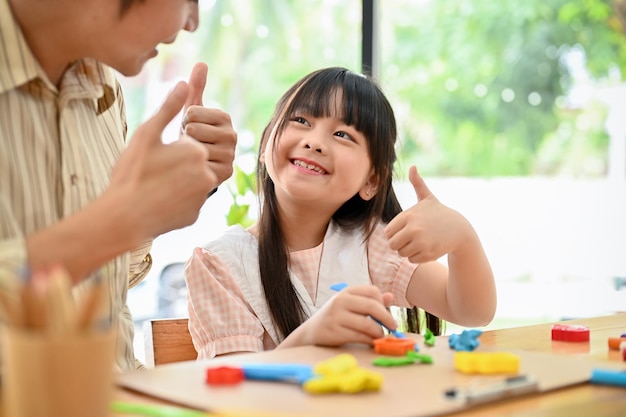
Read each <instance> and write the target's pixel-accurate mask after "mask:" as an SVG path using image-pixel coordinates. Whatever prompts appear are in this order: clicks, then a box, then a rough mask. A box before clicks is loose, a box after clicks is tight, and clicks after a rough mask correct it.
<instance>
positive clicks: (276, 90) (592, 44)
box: [127, 0, 626, 224]
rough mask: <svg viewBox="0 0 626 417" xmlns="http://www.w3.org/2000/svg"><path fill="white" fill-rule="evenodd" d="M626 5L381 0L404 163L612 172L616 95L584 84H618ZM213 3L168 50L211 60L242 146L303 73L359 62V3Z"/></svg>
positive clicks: (516, 171) (254, 141)
mask: <svg viewBox="0 0 626 417" xmlns="http://www.w3.org/2000/svg"><path fill="white" fill-rule="evenodd" d="M624 3H625V2H624V0H613V1H608V0H525V1H519V0H515V1H514V0H499V1H484V0H430V1H429V0H421V1H417V0H384V1H380V2H379V12H380V16H379V19H380V20H379V22H380V27H379V28H380V74H379V81H380V83H381V85H382V87H383V88H384V90H385V91H386V92H387V94H388V96H389V98H390V100H391V102H392V105H393V106H394V108H395V110H396V116H397V119H398V125H399V132H400V147H399V157H400V161H399V166H398V167H397V169H396V172H397V173H398V174H399V175H400V176H403V175H404V174H405V173H406V171H407V169H406V168H407V167H408V165H409V164H417V165H418V167H419V168H420V172H421V173H422V174H423V175H427V176H473V177H498V176H528V175H549V176H553V175H568V176H580V177H602V176H604V175H605V174H606V171H607V164H608V157H607V155H608V141H609V138H608V136H607V134H606V132H605V127H604V120H605V116H606V112H607V108H606V104H605V103H602V102H600V101H598V99H596V98H594V96H593V95H592V96H588V97H586V98H585V99H584V100H578V99H577V96H576V94H575V93H576V92H577V91H578V90H581V89H582V90H584V89H585V88H587V89H591V90H593V91H596V90H597V89H599V88H603V87H606V88H609V87H611V86H615V85H617V84H618V83H621V82H622V74H623V73H624V70H626V38H625V36H624V19H623V16H624V13H623V11H624V10H625V9H626V7H624ZM206 5H209V6H210V7H208V8H206V9H202V10H201V25H200V29H199V30H198V31H197V32H196V33H194V34H190V35H181V37H185V38H186V39H184V40H183V39H181V40H179V41H177V43H176V44H175V45H174V46H173V47H172V49H170V50H169V52H168V53H163V54H160V55H159V57H160V58H161V59H163V63H162V66H163V68H168V67H170V66H172V65H173V64H176V65H178V66H180V67H181V78H184V77H186V74H188V72H189V71H188V69H190V67H191V65H192V64H193V63H194V62H195V61H197V60H202V61H204V62H206V63H207V64H208V65H209V81H208V83H207V88H206V90H205V95H204V96H205V101H212V102H214V103H215V105H217V106H219V107H221V108H223V109H224V110H226V111H228V112H229V113H230V114H231V115H232V118H233V122H234V124H235V127H236V129H237V130H238V133H239V146H238V154H239V155H240V156H242V155H250V154H252V155H256V148H257V146H258V140H259V138H260V135H261V132H262V131H263V128H264V127H265V124H266V123H267V121H268V119H269V117H270V115H271V113H272V111H273V109H274V105H275V103H276V101H277V100H278V98H279V97H280V95H281V94H282V93H283V92H284V91H285V90H286V89H287V88H288V87H289V86H290V85H291V84H292V83H293V82H295V81H296V80H297V79H299V78H300V77H302V76H303V75H304V74H306V73H308V72H310V71H312V70H314V69H317V68H320V67H325V66H331V65H333V66H334V65H338V66H345V67H348V68H350V69H353V70H356V71H359V70H360V56H361V55H360V54H361V51H360V47H361V1H358V0H345V1H336V0H335V1H333V0H311V1H307V2H301V1H289V0H272V1H267V2H258V1H251V0H241V1H236V2H233V1H226V0H215V1H214V2H213V3H206ZM200 7H201V8H202V7H203V1H200ZM181 41H183V42H186V44H188V45H189V46H188V47H186V48H182V47H181V46H180V45H181ZM163 71H165V70H163ZM140 97H141V94H140V92H138V91H136V90H134V91H132V94H127V99H129V100H128V101H129V103H128V107H133V106H134V108H141V107H142V103H141V101H140ZM136 113H138V112H136V111H132V109H131V112H130V115H131V116H132V115H135V114H136ZM137 123H138V120H134V121H133V120H131V127H132V125H135V126H136V124H137ZM252 165H253V164H248V166H244V165H242V164H240V163H239V162H237V166H236V169H235V175H234V177H233V179H232V180H231V181H230V182H229V184H228V187H229V189H230V192H231V194H232V196H233V201H234V203H233V207H231V211H230V212H229V213H228V222H229V224H234V223H243V224H248V223H249V221H250V219H249V217H248V210H249V204H247V203H245V201H244V200H242V197H243V196H245V195H246V194H247V193H251V192H254V178H253V175H254V166H252Z"/></svg>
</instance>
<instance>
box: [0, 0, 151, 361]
mask: <svg viewBox="0 0 626 417" xmlns="http://www.w3.org/2000/svg"><path fill="white" fill-rule="evenodd" d="M124 112H125V109H124V103H123V100H122V96H121V90H120V86H119V83H118V82H117V80H116V79H115V75H114V73H113V71H112V70H111V69H110V68H108V67H105V66H103V65H101V64H99V63H97V62H95V61H93V60H88V59H85V60H81V61H77V62H75V63H73V64H72V65H71V66H70V67H69V68H68V70H67V72H66V74H65V75H64V77H63V80H62V81H61V84H60V87H59V88H57V87H56V86H54V85H52V84H51V83H50V81H49V80H48V78H47V76H46V74H45V73H44V72H43V71H42V69H41V68H40V66H39V65H38V63H37V61H36V60H35V58H34V56H33V55H32V53H31V51H30V50H29V48H28V45H27V44H26V42H25V39H24V37H23V34H22V32H21V31H20V28H19V26H18V25H17V23H16V22H15V21H14V20H13V18H12V14H11V11H10V8H9V5H8V3H7V0H0V143H1V146H0V277H8V276H14V275H15V272H16V271H18V270H19V269H20V268H22V267H23V266H24V265H25V264H26V260H27V253H26V246H25V237H26V236H28V235H29V234H32V233H35V232H37V231H39V230H42V229H45V228H46V227H49V226H51V225H53V224H54V223H55V222H57V221H58V220H59V219H61V218H63V217H65V216H69V215H71V214H72V213H74V212H76V211H78V210H80V209H81V208H82V207H84V206H85V205H86V204H87V203H89V202H90V201H92V200H94V199H95V198H97V197H98V196H99V195H100V194H101V193H102V192H103V190H104V189H105V188H106V186H107V184H108V183H109V180H110V172H111V169H112V167H113V165H114V164H115V161H116V160H117V157H118V156H119V154H120V152H121V150H122V148H123V146H124V137H125V134H126V119H125V116H124ZM93 220H94V221H97V220H98V219H93ZM62 243H63V242H59V244H62ZM150 244H151V242H146V243H145V244H144V245H142V247H140V248H138V249H136V250H135V251H133V253H129V254H125V255H123V256H120V257H119V258H117V259H115V260H113V261H111V262H109V263H108V264H106V265H104V266H103V267H102V268H101V270H100V271H99V272H100V273H101V274H102V275H103V276H104V277H105V278H106V279H107V280H108V283H109V295H110V300H111V305H110V312H111V319H112V321H113V323H114V325H116V326H118V328H119V336H120V337H119V339H118V352H117V367H118V369H120V370H127V369H134V368H136V367H137V363H136V361H135V358H134V353H133V333H134V331H133V322H132V319H131V316H130V312H129V310H128V308H127V307H126V305H125V304H126V294H127V291H128V287H129V281H132V282H133V283H136V282H138V281H139V280H140V279H141V278H142V277H143V276H145V274H146V273H147V271H148V269H149V268H150V265H151V259H150V257H149V255H148V251H149V249H150ZM85 250H89V248H85ZM92 281H93V280H92V279H91V277H89V278H87V279H85V280H84V282H83V283H82V284H80V285H77V286H76V288H75V296H76V297H77V298H79V297H81V295H82V294H83V293H84V292H85V289H86V287H87V286H88V285H90V284H91V282H92ZM2 284H3V285H2V287H3V288H4V291H7V290H10V289H11V288H12V287H13V285H14V284H15V283H14V282H11V280H10V279H9V280H7V279H5V280H4V282H2Z"/></svg>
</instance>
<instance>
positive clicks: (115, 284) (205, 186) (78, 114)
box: [0, 0, 236, 370]
mask: <svg viewBox="0 0 626 417" xmlns="http://www.w3.org/2000/svg"><path fill="white" fill-rule="evenodd" d="M197 25H198V4H197V1H192V0H167V1H161V0H120V1H115V0H81V1H77V0H46V1H40V0H0V142H1V146H0V277H1V276H4V277H9V276H14V275H15V273H16V271H18V270H20V269H21V268H23V267H24V266H25V265H26V266H28V267H29V268H31V269H32V268H40V267H44V266H46V265H51V264H61V265H63V266H64V267H65V268H66V269H67V271H68V272H69V274H70V275H71V277H72V279H73V281H74V283H75V289H74V291H75V295H76V296H77V297H80V296H81V293H84V291H85V289H86V287H88V286H89V285H92V283H93V281H94V278H93V277H94V276H95V275H100V276H103V277H105V278H106V281H107V283H108V286H109V295H110V297H109V298H110V305H109V308H110V314H111V319H112V321H113V324H114V325H116V326H117V327H118V329H119V336H118V339H119V341H118V351H117V361H116V362H117V363H116V364H117V367H118V368H119V369H120V370H128V369H133V368H135V367H136V366H137V364H136V361H135V359H134V353H133V347H132V341H133V323H132V319H131V317H130V312H129V310H128V308H127V306H126V305H125V303H126V294H127V291H128V286H129V281H130V282H132V283H136V282H138V281H139V280H141V279H142V278H143V277H144V276H145V274H146V273H147V271H148V270H149V268H150V264H151V258H150V256H149V254H148V251H149V248H150V245H151V241H152V239H153V238H154V237H155V236H158V235H159V234H161V233H164V232H167V231H170V230H173V229H176V228H180V227H183V226H186V225H189V224H191V223H193V222H194V221H195V220H196V219H197V216H198V213H199V210H200V207H201V206H202V204H203V203H204V201H205V199H206V197H207V195H208V194H209V193H210V192H211V190H214V189H215V188H216V187H217V186H218V185H219V184H220V183H221V182H222V181H224V180H225V179H227V178H228V177H229V176H230V175H231V174H232V161H233V158H234V147H235V143H236V134H235V132H234V130H233V128H232V125H231V121H230V118H229V116H228V115H227V114H226V113H223V112H221V111H218V110H210V109H205V108H203V107H202V106H201V97H202V92H203V89H204V83H205V82H206V66H205V65H203V64H198V65H196V67H195V68H194V69H193V71H192V74H191V77H190V81H189V84H187V83H184V82H181V83H179V84H178V85H177V86H176V87H175V88H174V89H173V90H172V91H171V93H170V94H169V96H168V97H167V99H166V100H165V102H164V104H163V105H162V107H161V108H160V109H159V111H158V112H157V113H156V114H155V115H154V116H153V117H152V118H151V119H150V120H148V121H147V122H146V123H144V124H143V125H141V126H139V127H138V128H137V130H136V132H135V134H134V135H133V137H132V139H131V140H130V141H129V144H128V146H127V147H125V145H124V143H125V134H126V120H125V115H124V103H123V100H122V96H121V90H120V86H119V83H118V82H117V80H116V79H115V76H114V74H113V71H112V69H111V68H113V69H115V70H117V71H119V72H121V73H122V74H124V75H127V76H130V75H136V74H137V73H139V72H140V71H141V69H142V67H143V65H144V64H145V62H146V61H147V60H149V59H150V58H152V57H154V56H156V55H157V54H158V51H157V49H156V48H157V46H158V45H159V44H161V43H172V42H173V41H174V40H175V38H176V35H177V34H178V32H179V31H180V30H187V31H194V30H195V29H196V27H197ZM183 108H184V109H185V115H184V119H183V120H184V121H183V124H184V128H183V133H184V134H182V135H181V137H180V139H179V140H178V141H175V142H173V143H171V144H168V145H164V144H163V142H162V141H161V134H162V132H163V129H164V128H165V126H166V125H167V124H168V123H169V122H170V121H171V120H172V119H173V118H174V116H176V114H178V113H179V112H180V110H181V109H183ZM187 135H189V136H187ZM191 137H193V138H194V139H195V140H193V139H191ZM207 161H208V162H207ZM3 281H4V282H2V286H3V287H4V289H5V290H6V289H7V288H9V287H10V286H11V282H12V281H11V280H9V279H4V280H3Z"/></svg>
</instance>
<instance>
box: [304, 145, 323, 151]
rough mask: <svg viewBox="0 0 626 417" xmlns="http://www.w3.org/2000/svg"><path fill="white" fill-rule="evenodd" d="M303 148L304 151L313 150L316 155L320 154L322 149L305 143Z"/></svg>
mask: <svg viewBox="0 0 626 417" xmlns="http://www.w3.org/2000/svg"><path fill="white" fill-rule="evenodd" d="M304 147H305V148H306V149H311V150H313V151H315V152H317V153H322V147H321V146H320V145H311V144H309V143H305V144H304Z"/></svg>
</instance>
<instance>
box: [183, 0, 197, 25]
mask: <svg viewBox="0 0 626 417" xmlns="http://www.w3.org/2000/svg"><path fill="white" fill-rule="evenodd" d="M189 7H190V11H189V16H188V17H187V21H186V22H185V26H183V29H185V30H186V31H187V32H195V31H196V29H198V25H199V24H200V11H199V9H198V3H197V2H190V4H189Z"/></svg>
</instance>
